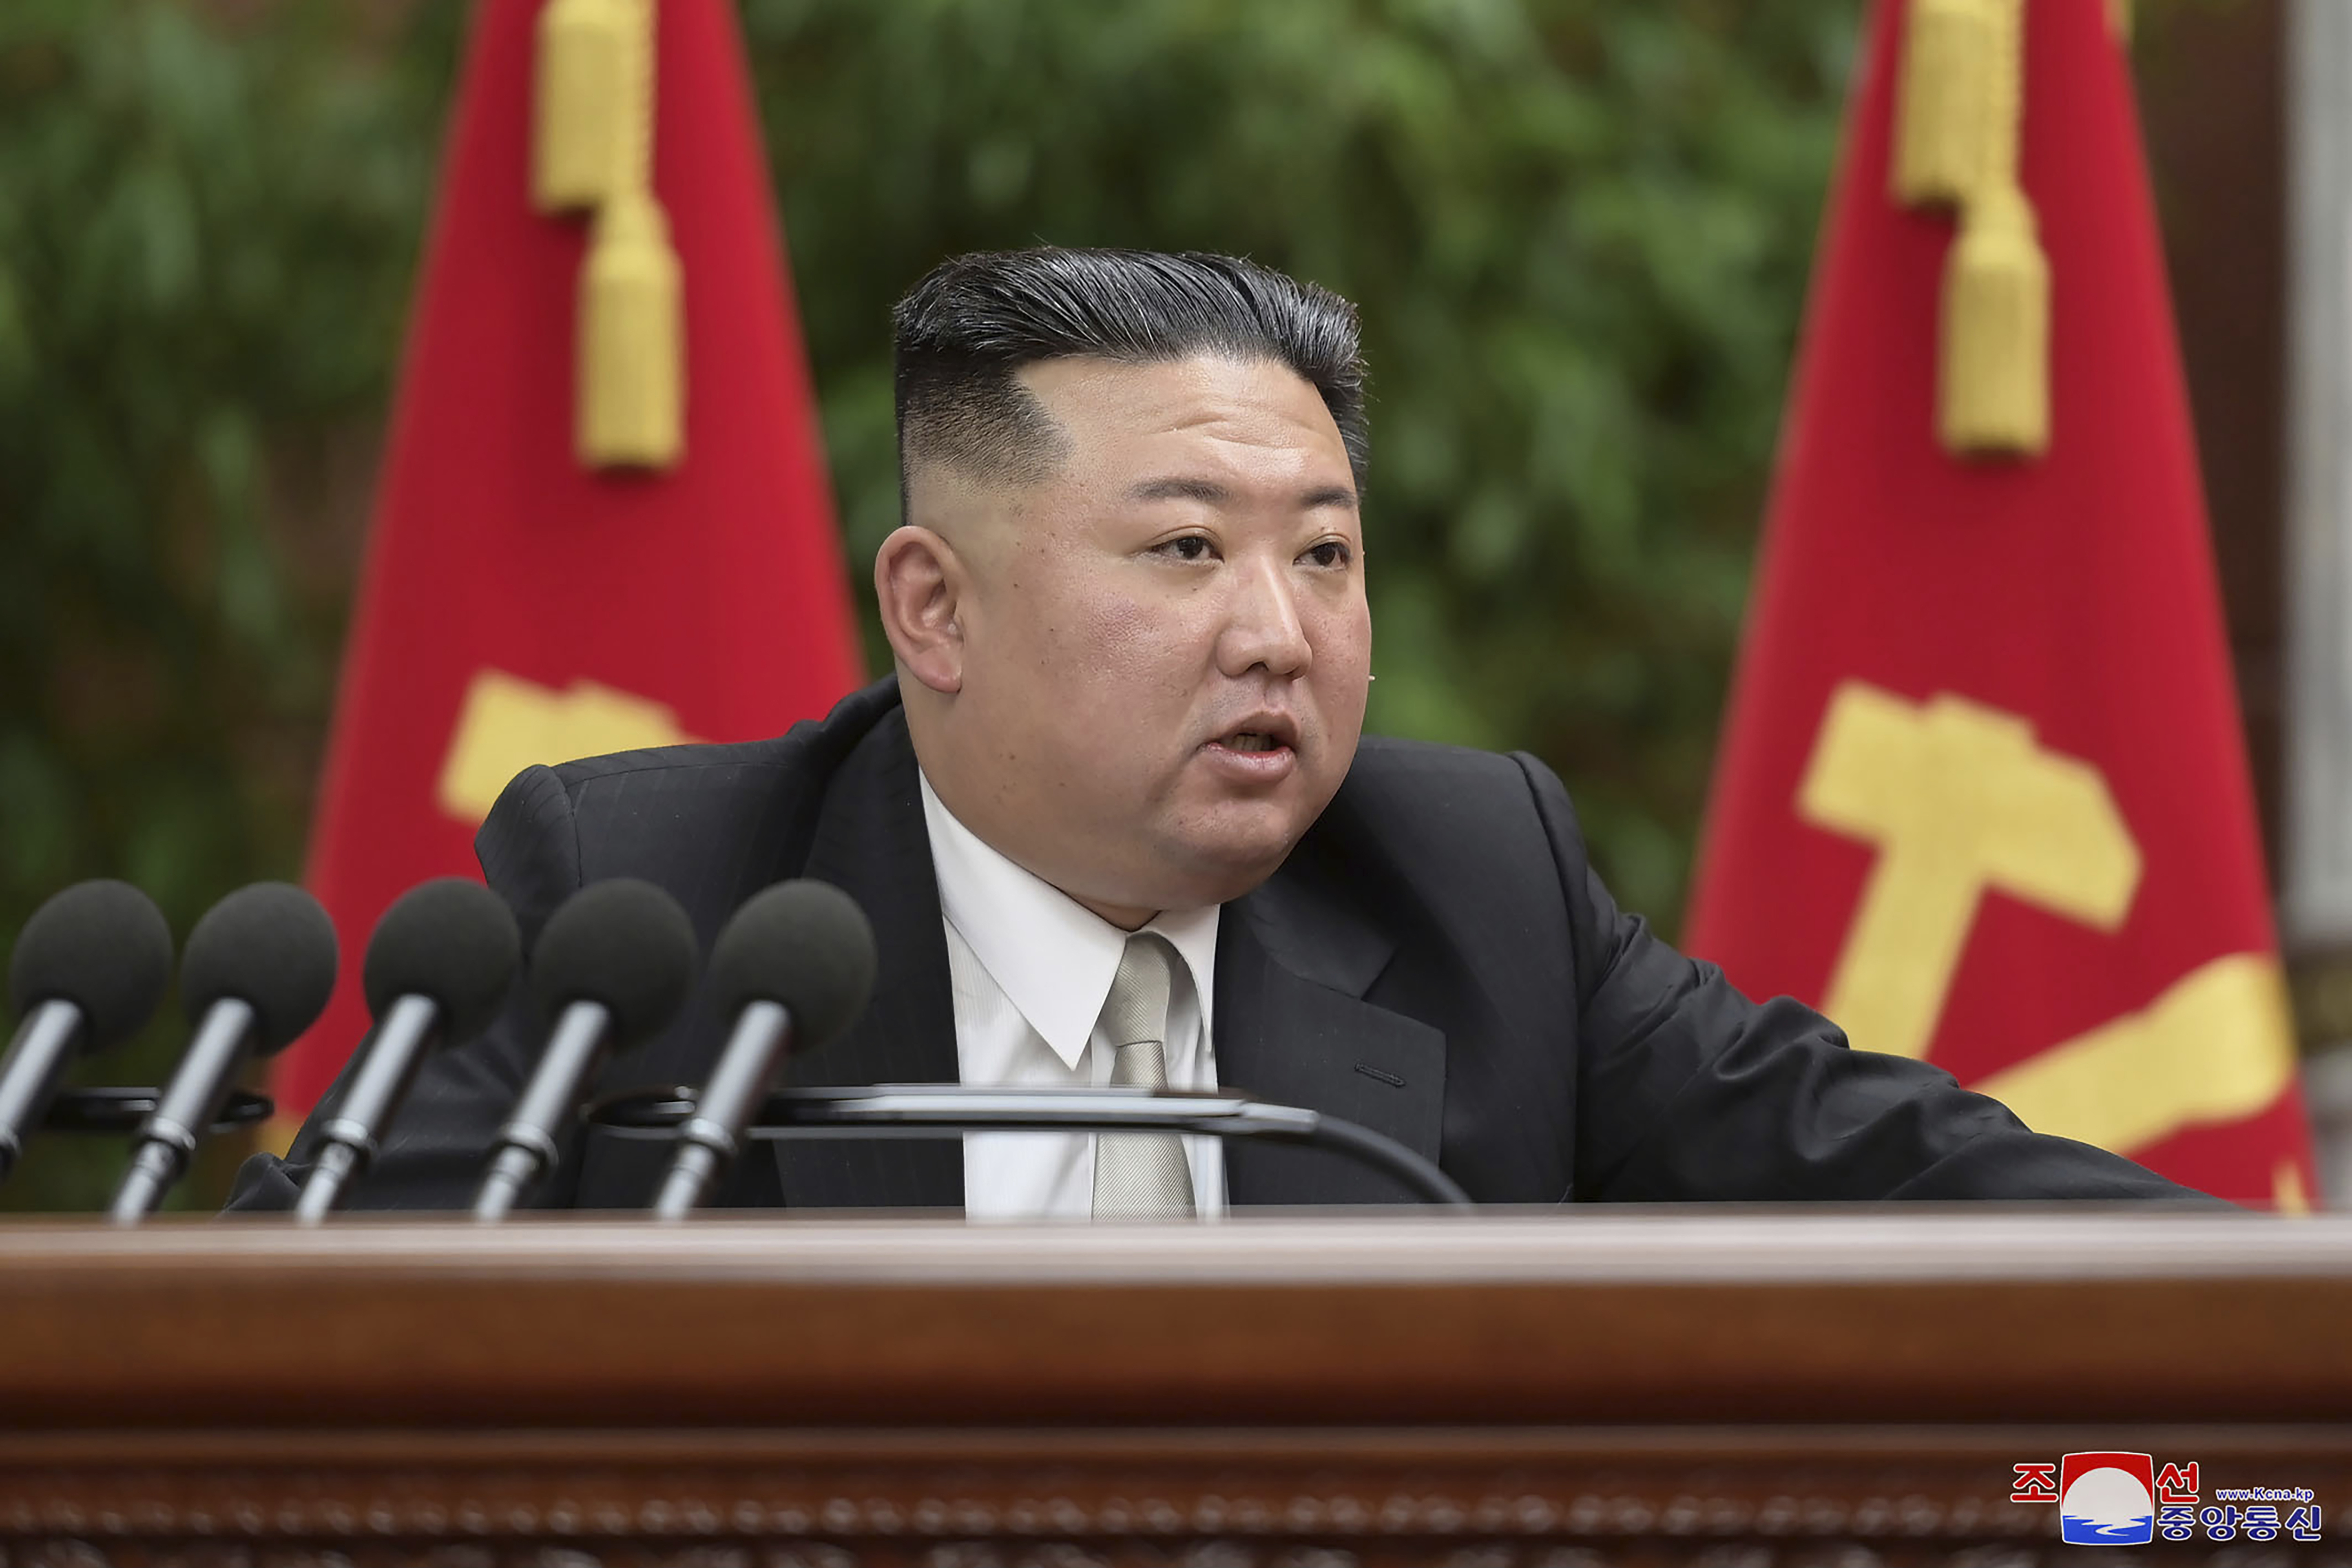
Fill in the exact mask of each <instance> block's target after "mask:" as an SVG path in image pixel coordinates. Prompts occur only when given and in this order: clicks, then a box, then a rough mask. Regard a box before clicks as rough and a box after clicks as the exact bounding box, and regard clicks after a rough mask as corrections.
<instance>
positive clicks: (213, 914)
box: [180, 882, 338, 1056]
mask: <svg viewBox="0 0 2352 1568" xmlns="http://www.w3.org/2000/svg"><path fill="white" fill-rule="evenodd" d="M337 958H338V950H337V947H336V944H335V923H334V921H331V920H329V919H328V918H327V911H326V910H323V909H321V908H320V907H319V900H316V899H314V898H312V897H311V896H310V894H308V893H306V892H304V891H303V890H302V889H299V888H298V887H295V886H294V885H293V884H292V883H290V882H256V883H253V884H252V885H251V886H249V887H244V888H239V889H237V890H236V892H234V893H231V894H230V895H229V896H228V897H226V898H225V899H223V900H221V901H220V902H219V903H216V904H215V905H214V906H213V907H212V908H211V909H210V910H206V911H205V917H204V919H202V920H200V921H197V922H196V926H195V929H194V931H190V932H189V933H188V946H187V951H186V952H185V953H184V954H183V955H182V957H181V959H180V1005H181V1007H182V1008H183V1009H184V1011H185V1012H186V1013H187V1015H188V1016H189V1017H190V1018H192V1019H196V1020H202V1019H203V1017H204V1016H205V1014H206V1013H207V1012H208V1011H210V1010H211V1008H212V1007H213V1005H215V1003H218V1002H221V1001H223V1000H226V999H232V998H233V999H235V1000H236V1001H239V1002H243V1003H244V1004H246V1005H247V1006H249V1007H251V1008H252V1009H253V1047H254V1050H255V1053H256V1054H257V1055H260V1056H269V1055H272V1054H274V1053H276V1052H278V1051H280V1050H283V1049H284V1048H285V1047H288V1046H289V1045H291V1044H292V1043H293V1042H294V1040H295V1038H296V1037H298V1036H299V1035H300V1034H301V1033H302V1031H303V1030H305V1029H307V1028H309V1027H310V1026H311V1025H312V1024H314V1023H316V1022H318V1018H319V1015H320V1013H322V1012H324V1011H325V1010H326V1006H327V998H328V997H330V996H331V995H332V994H334V990H335V964H336V962H337Z"/></svg>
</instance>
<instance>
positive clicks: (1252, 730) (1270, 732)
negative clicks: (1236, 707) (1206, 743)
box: [1211, 713, 1298, 756]
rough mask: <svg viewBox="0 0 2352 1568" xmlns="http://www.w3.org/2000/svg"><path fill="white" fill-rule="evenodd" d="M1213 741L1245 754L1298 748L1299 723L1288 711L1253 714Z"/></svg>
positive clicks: (1232, 750)
mask: <svg viewBox="0 0 2352 1568" xmlns="http://www.w3.org/2000/svg"><path fill="white" fill-rule="evenodd" d="M1211 744H1213V745H1215V746H1220V747H1222V748H1223V749H1224V750H1226V751H1228V752H1241V753H1243V754H1244V755H1245V756H1246V755H1250V754H1253V753H1257V754H1262V753H1264V752H1279V751H1282V750H1284V749H1285V748H1289V749H1293V750H1295V749H1297V745H1298V725H1297V721H1294V720H1293V719H1291V717H1290V716H1289V715H1288V714H1286V713H1253V714H1251V715H1250V716H1249V717H1248V718H1246V719H1244V720H1243V721H1241V722H1240V723H1239V724H1237V725H1235V726H1234V728H1233V729H1231V730H1228V731H1225V732H1224V733H1223V734H1222V735H1220V736H1218V737H1217V738H1216V739H1215V740H1214V741H1213V742H1211Z"/></svg>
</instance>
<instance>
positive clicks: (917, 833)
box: [776, 709, 963, 1208]
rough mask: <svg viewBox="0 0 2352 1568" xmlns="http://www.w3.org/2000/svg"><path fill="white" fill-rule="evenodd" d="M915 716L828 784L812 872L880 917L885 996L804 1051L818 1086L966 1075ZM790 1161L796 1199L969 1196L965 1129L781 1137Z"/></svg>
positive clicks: (787, 1168)
mask: <svg viewBox="0 0 2352 1568" xmlns="http://www.w3.org/2000/svg"><path fill="white" fill-rule="evenodd" d="M916 779H917V774H916V770H915V750H914V745H913V742H911V741H910V740H909V739H908V734H907V717H906V714H905V712H904V711H903V710H897V709H894V710H892V711H890V712H889V713H888V714H887V715H885V716H884V717H883V718H882V719H881V720H880V721H878V722H877V723H876V725H875V726H874V729H873V731H871V732H870V733H868V734H867V735H866V738H865V740H863V741H861V742H859V743H858V745H857V747H856V750H855V751H853V752H850V754H849V756H848V757H847V758H846V759H845V761H844V762H843V763H842V765H841V767H840V769H839V771H837V772H836V773H835V774H834V776H833V781H832V783H831V784H830V785H828V786H827V788H826V791H825V798H824V806H823V808H822V809H821V810H820V812H819V814H818V817H817V821H816V826H815V829H814V833H813V835H812V836H811V838H810V841H809V854H808V861H807V864H806V865H805V866H804V867H803V868H802V871H801V875H803V876H805V877H811V878H814V879H817V880H818V881H823V882H831V883H832V884H833V885H834V886H835V887H837V888H839V889H842V890H843V891H844V892H845V893H847V894H848V895H849V896H850V897H851V898H854V899H856V900H857V903H858V907H859V908H861V909H863V910H865V911H866V919H867V920H869V921H872V922H873V924H874V943H875V947H876V948H877V955H878V958H879V961H880V962H879V966H878V968H877V972H876V975H875V980H874V999H873V1001H872V1002H871V1003H870V1004H869V1005H867V1007H866V1015H865V1016H864V1017H862V1018H861V1019H859V1020H858V1022H857V1024H856V1026H855V1027H853V1028H852V1029H851V1030H850V1031H849V1032H848V1033H847V1034H845V1035H844V1036H842V1037H840V1038H839V1039H837V1040H835V1041H834V1042H833V1043H832V1044H830V1045H828V1046H825V1047H822V1048H820V1049H818V1050H815V1051H812V1052H810V1053H809V1054H808V1055H807V1056H805V1057H802V1058H798V1059H796V1060H795V1061H794V1062H793V1066H792V1068H791V1072H790V1076H789V1081H791V1082H792V1083H794V1084H800V1085H810V1086H830V1085H840V1084H869V1083H953V1082H955V1081H956V1079H957V1077H958V1072H959V1068H958V1064H957V1058H956V1033H955V1002H954V998H953V996H952V994H950V990H949V984H948V950H947V937H946V934H945V930H944V928H943V927H942V925H941V923H940V891H939V883H938V880H937V879H936V878H935V876H934V874H933V872H932V869H931V847H930V838H929V834H928V832H927V830H926V829H925V828H924V826H923V804H922V796H921V794H920V791H919V786H918V784H917V782H916ZM776 1161H777V1165H778V1169H779V1173H780V1174H781V1175H782V1180H783V1188H784V1202H785V1203H786V1204H787V1205H790V1206H792V1207H793V1208H897V1207H915V1208H959V1207H961V1206H962V1204H963V1144H962V1142H961V1140H960V1139H956V1138H936V1139H933V1138H925V1139H898V1138H877V1139H858V1140H852V1139H836V1138H796V1139H780V1140H778V1141H777V1143H776Z"/></svg>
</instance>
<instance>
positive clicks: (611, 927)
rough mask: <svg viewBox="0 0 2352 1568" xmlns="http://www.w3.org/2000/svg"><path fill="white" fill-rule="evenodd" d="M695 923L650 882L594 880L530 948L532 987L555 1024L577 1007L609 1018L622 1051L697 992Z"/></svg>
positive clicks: (567, 902)
mask: <svg viewBox="0 0 2352 1568" xmlns="http://www.w3.org/2000/svg"><path fill="white" fill-rule="evenodd" d="M699 956H700V946H699V944H698V943H697V942H696V941H695V940H694V923H693V922H692V921H689V920H688V919H687V918H686V911H685V910H682V909H680V908H678V904H677V900H676V899H673V898H671V897H670V896H669V895H668V894H667V893H666V892H664V891H663V890H662V889H659V888H657V887H656V886H654V884H652V883H651V882H645V881H639V880H638V879H635V878H634V877H614V878H612V879H608V880H605V881H601V882H591V883H589V884H588V886H586V887H584V888H583V889H580V890H579V891H578V892H576V893H574V894H572V897H571V898H569V899H568V900H564V903H563V907H562V908H561V909H559V910H556V911H555V913H554V914H553V915H552V916H551V917H550V918H549V920H548V922H547V926H546V929H545V930H543V931H541V932H540V935H539V945H538V946H537V947H535V948H533V949H532V950H531V955H530V988H531V993H532V994H533V995H535V996H537V997H538V999H539V1005H540V1008H541V1011H542V1012H544V1013H545V1014H546V1015H547V1016H549V1017H551V1018H552V1017H554V1016H557V1015H558V1014H560V1013H562V1011H563V1009H564V1008H566V1007H568V1006H570V1005H572V1003H574V1002H593V1003H596V1004H597V1005H600V1006H602V1007H604V1009H605V1011H607V1012H608V1013H610V1014H611V1015H612V1030H613V1033H614V1036H615V1037H616V1039H615V1042H614V1043H616V1044H618V1045H621V1046H629V1045H634V1044H635V1043H636V1042H637V1041H639V1040H642V1039H644V1038H645V1037H646V1036H648V1035H652V1034H655V1033H656V1032H658V1031H659V1030H660V1029H662V1028H663V1027H664V1026H667V1024H668V1023H669V1021H670V1020H671V1019H672V1018H674V1017H676V1016H677V1011H678V1009H679V1008H680V1007H683V1006H684V1005H686V996H687V993H688V992H689V991H691V990H692V989H693V988H694V970H695V962H696V960H697V959H698V957H699Z"/></svg>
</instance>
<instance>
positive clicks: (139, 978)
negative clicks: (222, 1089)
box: [0, 881, 172, 1181]
mask: <svg viewBox="0 0 2352 1568" xmlns="http://www.w3.org/2000/svg"><path fill="white" fill-rule="evenodd" d="M171 977H172V931H171V928H170V927H169V926H167V925H165V924H164V923H163V914H162V912H161V911H159V910H157V909H156V908H155V901H154V900H152V899H150V898H149V897H148V896H147V895H146V894H144V893H142V892H141V891H140V890H139V889H136V888H134V887H132V886H131V884H130V883H128V882H115V881H94V882H77V883H75V884H74V885H73V886H72V887H70V888H68V889H66V890H65V891H63V892H61V893H59V894H58V895H57V896H55V897H54V898H52V899H50V900H49V901H48V902H47V903H45V904H43V905H42V906H41V907H40V908H39V909H37V910H34V911H33V918H32V919H31V920H29V921H26V922H25V930H24V932H23V934H21V935H20V936H18V937H17V939H16V952H15V953H13V954H12V955H10V958H9V961H8V1004H9V1006H10V1008H11V1010H13V1011H14V1012H15V1013H16V1016H17V1017H18V1018H19V1019H21V1020H22V1023H21V1024H20V1025H19V1026H18V1028H17V1030H16V1038H15V1039H14V1040H13V1041H11V1042H10V1043H9V1046H8V1054H7V1056H6V1057H5V1058H0V1181H5V1179H6V1178H7V1175H8V1173H9V1172H11V1171H13V1170H15V1169H16V1159H17V1156H18V1155H20V1154H22V1153H23V1152H24V1149H25V1139H26V1135H27V1134H28V1133H29V1132H30V1131H32V1129H34V1128H35V1127H37V1126H39V1125H40V1122H41V1118H42V1117H43V1115H45V1114H46V1113H47V1110H48V1106H49V1101H50V1100H53V1099H55V1098H56V1096H57V1092H58V1084H59V1083H60V1082H61V1081H62V1080H63V1079H64V1078H65V1069H66V1066H67V1064H68V1062H70V1061H71V1060H72V1059H73V1054H74V1047H76V1046H77V1045H79V1047H81V1049H83V1050H84V1051H99V1050H104V1049H105V1048H106V1047H109V1046H111V1045H115V1044H117V1043H119V1042H121V1041H122V1040H124V1039H127V1038H129V1037H131V1035H133V1034H136V1033H137V1032H138V1030H139V1026H141V1025H142V1024H144V1023H145V1022H146V1021H147V1020H148V1018H149V1017H151V1016H152V1015H153V1014H154V1011H155V1005H156V1004H157V1003H158V1002H161V1001H162V1000H163V987H164V985H165V984H167V983H169V981H170V980H171Z"/></svg>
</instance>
